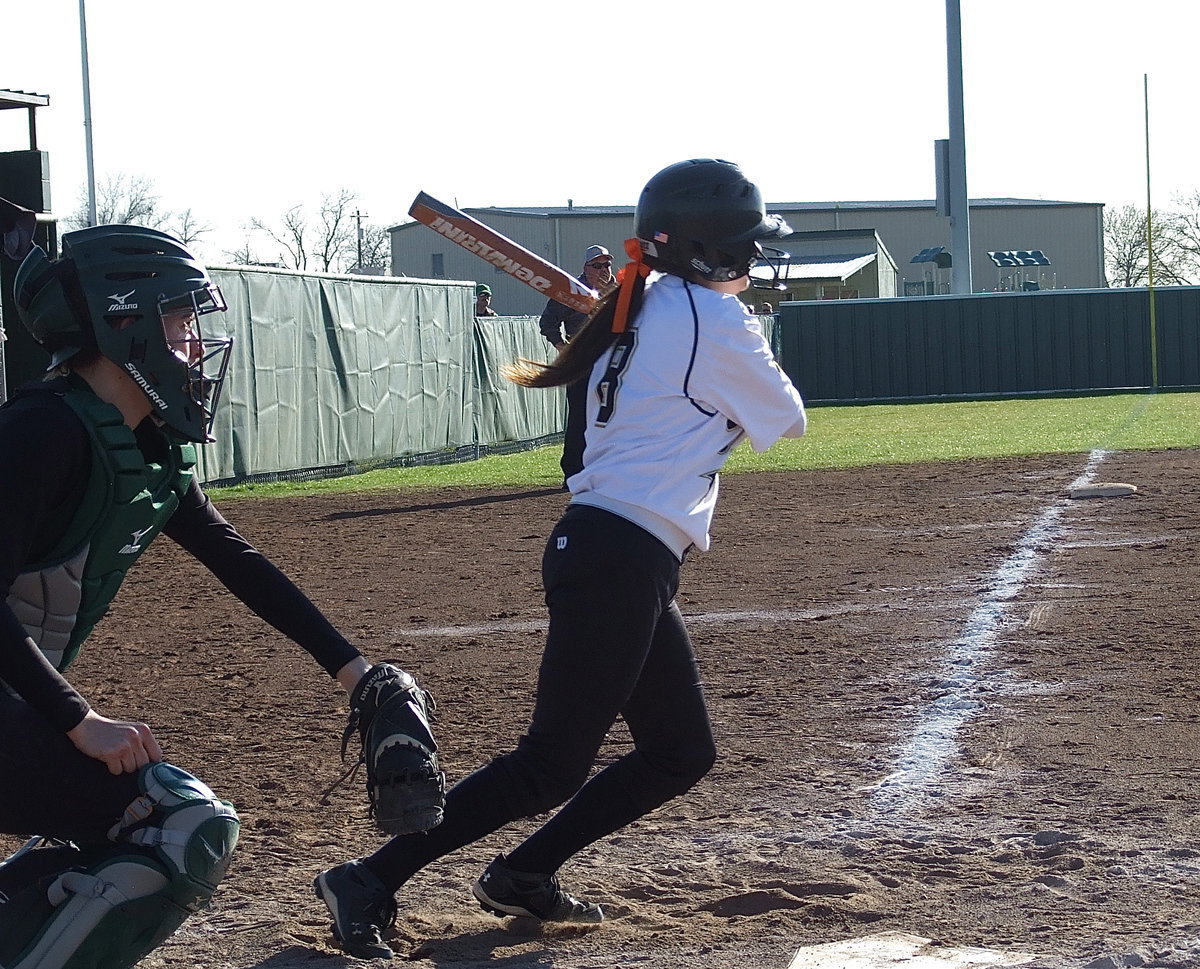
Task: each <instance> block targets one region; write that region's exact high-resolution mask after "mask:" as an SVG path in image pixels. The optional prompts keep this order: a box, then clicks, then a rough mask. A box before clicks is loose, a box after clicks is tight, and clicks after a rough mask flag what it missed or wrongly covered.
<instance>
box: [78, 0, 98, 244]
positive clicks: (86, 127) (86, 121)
mask: <svg viewBox="0 0 1200 969" xmlns="http://www.w3.org/2000/svg"><path fill="white" fill-rule="evenodd" d="M83 5H84V0H79V50H80V53H81V54H82V56H83V140H84V146H85V148H86V151H87V192H88V225H95V224H96V166H95V162H94V161H93V159H92V82H91V79H90V78H89V76H88V48H87V13H86V12H85V11H84V9H83Z"/></svg>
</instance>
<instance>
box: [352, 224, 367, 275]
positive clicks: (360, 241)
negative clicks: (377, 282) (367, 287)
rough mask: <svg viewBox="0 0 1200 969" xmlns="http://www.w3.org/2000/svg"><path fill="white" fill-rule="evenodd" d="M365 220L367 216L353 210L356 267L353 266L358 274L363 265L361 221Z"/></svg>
mask: <svg viewBox="0 0 1200 969" xmlns="http://www.w3.org/2000/svg"><path fill="white" fill-rule="evenodd" d="M365 218H368V216H367V215H366V214H365V213H363V212H360V211H358V209H355V210H354V220H355V222H357V223H358V265H357V266H355V269H357V270H358V272H360V273H361V272H362V268H363V263H362V243H363V228H362V220H363V219H365Z"/></svg>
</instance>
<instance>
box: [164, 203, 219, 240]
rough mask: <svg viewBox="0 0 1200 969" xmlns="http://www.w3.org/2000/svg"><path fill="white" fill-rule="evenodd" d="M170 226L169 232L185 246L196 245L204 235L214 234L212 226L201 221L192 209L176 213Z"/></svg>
mask: <svg viewBox="0 0 1200 969" xmlns="http://www.w3.org/2000/svg"><path fill="white" fill-rule="evenodd" d="M169 225H170V229H169V231H170V232H171V233H172V234H173V235H175V236H176V237H178V239H179V241H180V242H182V243H183V244H184V245H185V246H192V245H194V244H195V243H196V242H198V241H199V239H200V237H201V236H202V235H206V234H207V233H209V232H212V226H211V225H208V224H207V223H204V222H201V221H199V219H197V218H196V216H195V214H194V213H193V212H192V210H191V209H190V208H189V209H184V210H183V211H182V212H177V213H175V215H174V217H173V218H172V219H171V220H170V222H169Z"/></svg>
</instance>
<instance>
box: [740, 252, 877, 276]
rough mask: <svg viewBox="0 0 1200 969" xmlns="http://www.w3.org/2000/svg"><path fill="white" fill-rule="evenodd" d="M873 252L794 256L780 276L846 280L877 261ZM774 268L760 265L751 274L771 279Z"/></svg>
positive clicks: (782, 268)
mask: <svg viewBox="0 0 1200 969" xmlns="http://www.w3.org/2000/svg"><path fill="white" fill-rule="evenodd" d="M875 256H876V254H875V253H873V252H860V253H839V254H836V255H823V256H792V259H791V261H790V262H788V263H787V264H786V265H784V266H782V267H781V268H780V270H779V278H780V279H781V280H784V281H792V280H800V279H838V280H841V281H842V282H845V281H846V280H847V279H849V278H850V277H851V276H853V275H854V274H855V273H856V272H858V271H859V270H860V269H862V268H863V267H864V266H869V265H870V264H871V263H873V262H874V261H875ZM773 273H774V270H772V269H771V268H770V267H769V266H759V267H757V268H755V269H752V270H750V275H751V276H753V277H755V278H756V279H770V278H771V276H772V275H773Z"/></svg>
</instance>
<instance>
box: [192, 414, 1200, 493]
mask: <svg viewBox="0 0 1200 969" xmlns="http://www.w3.org/2000/svg"><path fill="white" fill-rule="evenodd" d="M808 416H809V428H808V434H807V435H806V436H805V437H803V438H801V439H799V440H795V441H781V442H780V443H778V444H776V445H775V446H774V447H772V448H771V449H770V450H768V451H766V452H765V453H763V454H756V453H755V452H753V451H752V450H751V449H750V447H749V446H748V445H746V444H743V445H741V446H740V447H739V448H738V449H737V450H736V451H735V452H734V454H733V455H732V457H731V458H730V460H729V463H728V464H727V465H726V468H725V470H726V471H727V472H729V473H738V472H747V471H794V470H802V469H804V470H811V469H819V468H852V467H864V466H867V465H875V464H912V463H916V462H924V461H953V460H961V459H966V458H995V457H1012V456H1019V455H1024V454H1072V453H1077V452H1078V453H1083V452H1088V451H1092V450H1095V449H1097V448H1100V449H1104V450H1110V451H1138V450H1161V449H1170V448H1196V447H1200V394H1194V393H1178V394H1177V393H1160V394H1146V393H1142V394H1113V395H1106V396H1099V397H1063V398H1060V397H1055V398H1040V399H1036V400H1002V401H1001V400H997V401H966V402H948V403H936V404H882V405H876V406H871V407H818V408H812V409H810V410H809V415H808ZM558 457H559V448H557V447H546V448H540V449H538V450H535V451H525V452H522V453H519V454H512V455H504V456H499V457H487V458H483V459H481V460H479V461H471V462H467V463H463V464H449V465H436V466H429V467H416V468H389V469H385V470H379V471H370V472H367V473H365V474H358V475H353V476H350V477H345V478H331V479H327V480H323V481H306V482H294V483H293V482H280V483H277V484H257V485H238V486H236V487H233V488H223V489H219V490H217V489H213V492H212V493H213V494H214V495H220V497H221V498H222V500H227V499H229V498H241V497H283V496H292V495H302V494H314V493H352V492H364V491H379V490H395V489H406V490H415V491H417V490H422V489H427V488H437V487H445V486H463V487H483V488H488V487H557V486H558V485H559V483H560V482H561V477H560V472H559V468H558Z"/></svg>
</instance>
